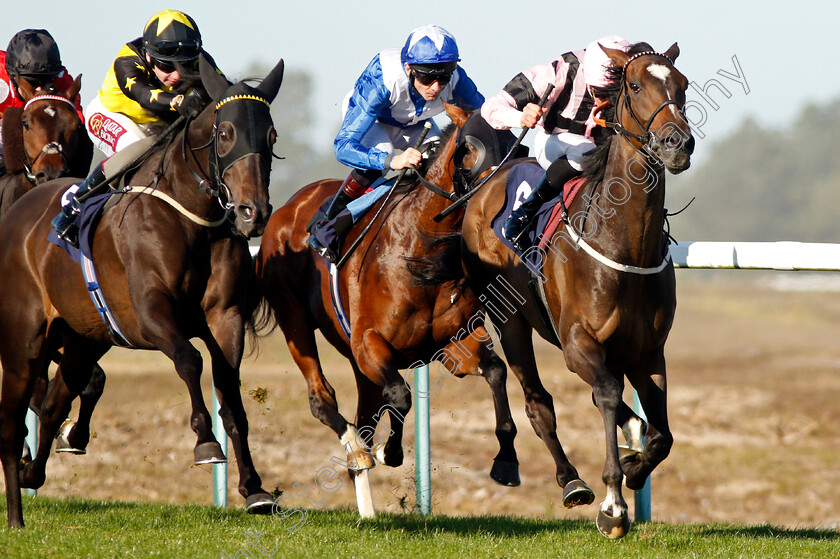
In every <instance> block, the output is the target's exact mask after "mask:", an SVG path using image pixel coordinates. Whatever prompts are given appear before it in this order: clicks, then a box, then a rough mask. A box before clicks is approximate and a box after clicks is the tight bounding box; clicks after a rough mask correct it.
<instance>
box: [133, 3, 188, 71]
mask: <svg viewBox="0 0 840 559" xmlns="http://www.w3.org/2000/svg"><path fill="white" fill-rule="evenodd" d="M143 47H144V48H145V49H146V52H147V53H149V56H151V57H152V58H154V59H155V60H165V61H178V62H187V61H190V60H195V59H196V58H198V54H199V53H200V52H201V33H200V32H199V30H198V25H197V24H196V23H195V20H194V19H193V18H191V17H190V16H188V15H187V14H185V13H184V12H179V11H178V10H164V11H162V12H160V13H157V14H155V15H154V16H152V19H150V20H149V21H148V23H146V27H145V28H144V29H143Z"/></svg>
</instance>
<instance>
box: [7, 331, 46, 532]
mask: <svg viewBox="0 0 840 559" xmlns="http://www.w3.org/2000/svg"><path fill="white" fill-rule="evenodd" d="M0 330H2V331H3V332H5V335H3V336H0V358H2V365H3V376H2V388H0V462H2V464H3V475H4V478H5V482H6V514H7V518H8V525H9V527H21V528H22V527H23V508H22V506H21V495H20V488H21V480H20V474H21V469H20V459H21V453H22V450H23V441H24V439H25V437H26V425H25V420H26V410H27V409H28V407H29V402H30V399H31V398H32V391H33V389H34V385H35V381H36V377H37V373H38V371H40V370H41V369H42V368H43V367H44V357H43V355H41V354H40V353H41V348H42V347H43V345H44V337H43V332H36V333H35V334H34V335H32V336H30V337H28V338H23V337H22V332H21V329H20V327H18V328H14V329H6V328H5V327H3V325H2V324H0ZM24 348H25V349H24ZM26 350H28V351H29V354H28V355H24V351H26Z"/></svg>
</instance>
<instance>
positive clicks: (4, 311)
mask: <svg viewBox="0 0 840 559" xmlns="http://www.w3.org/2000/svg"><path fill="white" fill-rule="evenodd" d="M200 68H201V77H202V81H203V83H204V86H205V89H206V91H207V92H208V93H209V94H210V96H211V97H212V98H213V99H215V100H216V102H214V103H212V104H211V105H209V106H208V107H207V108H206V109H205V110H204V111H203V112H202V113H201V114H200V115H198V116H197V117H196V119H195V120H194V121H193V120H187V124H186V126H185V127H184V128H183V129H182V130H181V131H180V132H178V134H177V135H176V136H175V137H174V139H173V141H172V142H171V143H170V144H169V145H168V146H167V147H166V148H165V149H162V150H157V151H155V152H153V153H152V154H151V155H150V156H149V158H148V159H147V160H146V161H145V162H144V163H143V164H142V165H141V166H140V168H139V169H138V170H137V172H136V173H135V174H134V176H133V179H132V184H137V185H145V186H139V187H130V188H126V189H123V190H122V194H120V195H118V196H119V200H118V201H117V203H116V205H114V206H113V207H111V208H110V209H108V210H107V211H106V212H105V213H104V214H103V215H102V217H101V218H100V220H99V225H98V227H97V229H96V231H95V233H94V235H93V238H92V243H91V246H92V249H91V255H92V260H93V262H94V263H95V265H96V268H97V271H98V277H99V283H100V286H101V290H102V293H103V295H104V299H105V301H106V302H107V303H108V305H109V307H110V310H111V311H112V314H113V317H114V322H115V324H116V326H117V327H119V329H120V330H121V332H122V335H123V337H124V338H125V340H126V341H127V342H128V343H129V344H130V345H131V347H133V348H137V349H158V350H160V351H162V352H163V353H164V354H165V355H166V356H167V357H169V358H170V359H171V360H172V361H173V363H174V365H175V369H176V371H177V373H178V375H179V376H180V377H181V378H182V379H183V380H184V382H185V383H186V385H187V388H188V390H189V394H190V401H191V407H192V413H191V416H190V425H191V427H192V429H193V431H195V433H196V435H197V443H196V447H195V449H194V457H195V462H196V463H209V462H218V461H224V460H225V456H224V454H223V453H222V450H221V446H220V445H219V443H218V442H217V441H216V439H215V437H214V436H213V432H212V426H211V423H212V422H211V418H210V414H209V412H208V410H207V407H206V405H205V403H204V399H203V395H202V391H201V386H200V382H199V379H200V375H201V372H202V358H201V354H200V353H199V352H198V350H197V349H196V348H195V347H194V346H193V345H192V344H191V343H190V339H191V338H194V337H198V338H200V339H201V340H202V341H203V342H204V344H205V345H206V346H207V349H208V351H209V353H210V358H211V362H212V374H213V384H214V385H215V387H216V390H217V392H218V394H219V396H220V400H221V416H222V419H223V421H224V426H225V430H226V431H227V433H228V435H229V436H230V438H231V440H232V442H233V448H234V452H235V453H236V458H237V463H238V466H239V476H240V482H239V491H240V493H241V494H242V495H243V497H245V499H246V506H247V507H248V509H249V510H250V511H252V512H267V511H268V510H270V507H271V504H272V499H271V496H270V495H269V494H268V493H266V492H265V491H264V490H263V489H262V487H261V481H260V477H259V475H258V474H257V472H256V469H255V467H254V464H253V461H252V459H251V455H250V450H249V448H248V423H247V418H246V416H245V410H244V408H243V405H242V399H241V396H240V393H239V366H240V362H241V358H242V353H243V346H244V338H245V321H246V316H245V309H246V307H247V301H246V298H247V285H248V282H249V279H250V277H251V273H252V266H253V265H252V260H251V256H250V253H249V250H248V244H247V241H246V238H247V237H252V236H255V235H260V234H261V233H262V231H263V230H264V228H265V223H266V221H267V220H268V217H269V215H270V213H271V206H270V204H269V202H268V183H269V172H270V162H271V157H272V152H271V146H272V145H273V143H274V141H275V140H276V132H275V130H274V128H273V125H272V121H271V115H270V113H269V107H270V103H271V101H272V100H273V99H274V97H275V96H276V94H277V90H278V89H279V87H280V83H281V81H282V75H283V62H282V60H281V61H280V62H279V63H278V64H277V66H276V67H275V68H274V69H273V70H272V72H271V73H270V74H269V75H268V76H267V77H266V78H265V79H264V80H263V81H262V83H261V84H260V85H259V86H258V87H256V88H254V87H251V86H249V85H247V84H245V83H239V84H236V85H233V86H231V85H230V84H229V83H228V81H227V80H226V79H224V77H223V76H220V75H219V74H218V73H216V72H215V70H214V69H213V66H212V65H211V64H210V63H209V62H208V61H207V60H206V59H205V58H203V57H202V58H201V62H200ZM72 184H73V181H70V180H67V179H59V180H57V181H52V182H48V183H45V184H43V185H40V186H39V187H38V188H36V189H33V190H31V191H30V192H29V193H27V194H26V195H25V196H24V197H22V198H21V199H20V200H18V201H17V202H16V204H15V211H14V212H13V213H12V214H10V215H8V216H7V217H6V218H5V219H4V220H3V222H2V224H0V238H2V243H0V274H2V276H3V278H4V280H5V283H4V289H3V290H2V292H0V331H2V332H3V333H4V335H3V337H2V339H0V359H2V365H3V384H2V394H1V395H0V460H2V464H3V472H4V474H5V482H6V502H7V506H8V521H9V525H10V526H22V525H23V515H22V510H21V503H20V487H21V485H23V486H24V487H38V486H39V485H41V484H42V483H43V481H44V466H45V463H46V459H47V457H48V455H49V450H50V445H51V442H52V439H53V438H54V437H55V434H56V431H57V430H58V427H59V425H58V423H59V422H60V421H61V420H62V419H63V418H64V417H66V415H67V411H68V409H69V403H70V401H71V399H72V398H73V397H75V396H76V395H78V393H79V392H80V391H81V389H82V388H83V387H84V386H85V385H86V384H87V383H88V380H89V377H90V371H91V368H92V367H93V365H94V364H95V363H96V362H97V361H98V360H99V359H100V357H101V356H102V355H103V354H104V353H105V352H106V351H107V350H108V349H109V348H110V347H111V346H113V345H114V344H115V334H114V333H113V331H112V330H111V329H110V328H109V327H108V326H106V324H105V323H104V322H103V320H102V319H101V318H100V315H99V313H98V312H97V310H96V308H95V307H94V305H93V304H92V302H91V299H90V297H89V296H88V293H87V289H86V285H85V281H84V279H83V276H82V272H81V269H80V266H79V265H78V264H76V263H75V262H74V261H73V260H72V259H71V258H70V257H68V255H67V254H66V253H65V252H64V251H63V250H62V249H61V248H59V247H58V246H56V245H54V244H52V243H51V242H49V241H48V240H47V234H48V233H49V232H50V230H51V226H50V221H51V219H52V218H53V216H55V215H56V214H57V213H58V212H59V209H60V200H61V198H62V195H63V194H64V191H65V190H66V189H67V188H68V187H69V186H71V185H72ZM62 346H63V347H64V353H63V356H62V358H61V366H60V368H59V373H58V374H57V376H56V377H55V379H54V380H53V384H56V386H58V387H59V388H57V389H56V390H55V391H51V392H52V393H53V394H52V397H51V396H50V395H49V394H48V397H47V399H46V400H45V402H44V405H43V408H42V413H41V428H40V441H41V443H42V444H41V445H40V446H39V448H38V453H37V455H36V456H35V459H34V460H33V461H32V462H31V463H30V464H29V465H28V466H26V467H24V468H23V470H22V471H21V469H20V466H19V461H20V457H21V455H20V449H21V447H22V443H23V437H24V433H25V427H24V415H25V412H26V407H27V404H28V402H29V398H30V395H31V393H32V389H33V385H34V383H35V380H36V379H37V378H38V377H39V376H40V375H41V374H42V373H41V371H42V369H43V368H44V367H45V366H46V365H47V364H48V359H49V356H50V355H51V353H52V352H54V351H55V349H56V348H57V347H62Z"/></svg>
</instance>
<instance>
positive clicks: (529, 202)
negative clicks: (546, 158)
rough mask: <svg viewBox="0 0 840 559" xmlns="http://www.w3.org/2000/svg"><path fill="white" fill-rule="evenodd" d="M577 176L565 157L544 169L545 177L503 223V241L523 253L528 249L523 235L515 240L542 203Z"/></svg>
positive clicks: (577, 172) (575, 170)
mask: <svg viewBox="0 0 840 559" xmlns="http://www.w3.org/2000/svg"><path fill="white" fill-rule="evenodd" d="M579 174H580V171H578V170H577V169H575V168H574V167H572V166H571V165H570V164H569V161H568V160H567V159H566V158H565V157H562V158H560V159H557V160H556V161H554V162H552V164H551V165H549V167H548V169H546V172H545V175H543V176H542V178H541V179H540V182H538V183H537V186H536V187H535V188H534V190H533V191H531V195H530V196H528V198H526V199H525V201H524V202H522V204H520V206H519V207H518V208H516V209H515V210H513V212H511V214H510V217H509V218H508V219H507V221H505V224H504V226H503V227H502V234H503V235H504V236H505V239H507V240H508V241H510V242H511V243H514V244H515V245H516V248H518V249H519V250H521V251H523V252H524V251H525V250H526V249H527V248H528V244H527V243H526V241H525V238H524V235H523V236H522V237H520V238H519V240H518V241H517V240H516V238H517V237H518V236H519V234H520V233H522V231H523V230H524V229H525V228H527V227H528V225H529V224H530V223H531V220H532V219H533V218H534V215H535V214H536V213H537V210H539V209H540V207H542V205H543V204H544V203H546V202H548V201H549V200H551V199H552V198H554V197H555V196H557V194H558V193H559V192H560V191H561V190H562V188H563V185H565V184H566V182H567V181H568V180H570V179H572V178H574V177H575V176H576V175H579Z"/></svg>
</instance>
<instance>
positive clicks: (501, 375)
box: [447, 326, 520, 487]
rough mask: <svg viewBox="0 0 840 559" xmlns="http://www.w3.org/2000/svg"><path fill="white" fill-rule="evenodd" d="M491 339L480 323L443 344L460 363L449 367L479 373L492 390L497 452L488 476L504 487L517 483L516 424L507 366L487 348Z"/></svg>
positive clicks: (465, 372)
mask: <svg viewBox="0 0 840 559" xmlns="http://www.w3.org/2000/svg"><path fill="white" fill-rule="evenodd" d="M490 342H491V338H490V334H489V333H488V332H487V329H486V328H485V327H484V326H479V327H478V328H476V329H475V330H474V331H473V332H472V333H470V335H469V336H466V337H464V338H462V339H461V340H459V341H458V342H453V343H451V344H450V345H448V346H447V349H449V350H450V351H451V355H457V356H459V358H460V366H458V368H457V370H455V371H452V373H453V374H455V375H456V376H464V375H467V374H469V375H480V376H481V377H483V378H484V380H485V381H487V384H488V385H489V386H490V392H491V393H492V394H493V409H494V412H495V416H496V439H498V441H499V453H498V454H497V455H496V457H495V458H494V459H493V467H492V468H491V469H490V479H492V480H493V481H495V482H496V483H498V484H499V485H504V486H506V487H518V486H519V484H520V480H519V460H517V458H516V448H515V447H514V444H513V441H514V439H515V438H516V425H515V424H514V422H513V416H512V415H511V413H510V403H509V402H508V394H507V367H506V366H505V363H504V361H502V360H501V358H500V357H499V356H498V355H496V353H495V352H494V351H493V350H491V349H488V348H487V344H488V343H490Z"/></svg>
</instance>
